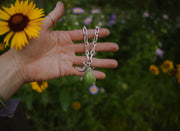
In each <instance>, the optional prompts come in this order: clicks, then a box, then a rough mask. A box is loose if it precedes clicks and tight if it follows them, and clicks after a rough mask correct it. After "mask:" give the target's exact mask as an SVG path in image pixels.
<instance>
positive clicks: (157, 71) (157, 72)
mask: <svg viewBox="0 0 180 131" xmlns="http://www.w3.org/2000/svg"><path fill="white" fill-rule="evenodd" d="M149 70H150V71H151V72H152V73H153V74H155V75H159V69H158V68H157V66H155V65H150V67H149Z"/></svg>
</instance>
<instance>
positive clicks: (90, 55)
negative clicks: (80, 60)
mask: <svg viewBox="0 0 180 131" xmlns="http://www.w3.org/2000/svg"><path fill="white" fill-rule="evenodd" d="M99 30H100V28H99V26H96V29H95V34H94V38H93V42H92V45H93V47H92V49H91V50H89V42H88V31H87V28H86V27H85V26H84V28H83V34H84V43H85V55H86V57H87V62H86V63H84V64H86V65H87V66H89V67H90V66H91V64H92V58H93V56H95V55H96V52H95V48H96V45H97V41H98V33H99Z"/></svg>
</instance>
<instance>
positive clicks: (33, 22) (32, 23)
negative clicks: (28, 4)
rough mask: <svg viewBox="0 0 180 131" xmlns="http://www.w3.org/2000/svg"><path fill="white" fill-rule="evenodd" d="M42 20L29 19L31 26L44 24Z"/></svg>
mask: <svg viewBox="0 0 180 131" xmlns="http://www.w3.org/2000/svg"><path fill="white" fill-rule="evenodd" d="M42 24H43V23H42V22H36V21H29V26H39V25H42Z"/></svg>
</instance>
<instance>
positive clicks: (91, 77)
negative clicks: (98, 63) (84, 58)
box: [84, 68, 96, 84]
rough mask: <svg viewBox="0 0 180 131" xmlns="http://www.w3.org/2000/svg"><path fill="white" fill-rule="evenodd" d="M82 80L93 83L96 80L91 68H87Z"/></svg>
mask: <svg viewBox="0 0 180 131" xmlns="http://www.w3.org/2000/svg"><path fill="white" fill-rule="evenodd" d="M84 80H85V81H86V82H87V83H88V84H93V83H95V82H96V78H95V76H94V73H93V71H92V69H91V68H89V69H87V71H86V72H85V76H84Z"/></svg>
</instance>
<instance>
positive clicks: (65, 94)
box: [59, 88, 71, 111]
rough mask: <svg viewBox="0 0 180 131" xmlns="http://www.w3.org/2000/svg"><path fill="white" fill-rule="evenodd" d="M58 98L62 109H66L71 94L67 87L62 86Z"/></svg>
mask: <svg viewBox="0 0 180 131" xmlns="http://www.w3.org/2000/svg"><path fill="white" fill-rule="evenodd" d="M59 100H60V103H61V106H62V109H63V110H64V111H67V110H68V107H69V105H70V102H71V96H70V93H69V91H68V90H67V89H65V88H63V89H62V90H61V92H60V96H59Z"/></svg>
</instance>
